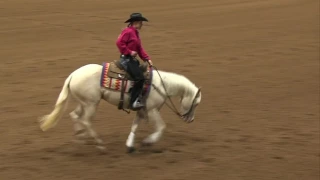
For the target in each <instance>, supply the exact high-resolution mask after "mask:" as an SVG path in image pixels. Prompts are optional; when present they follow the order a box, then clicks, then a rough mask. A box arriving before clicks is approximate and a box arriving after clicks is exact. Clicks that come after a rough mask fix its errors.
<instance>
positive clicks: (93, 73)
mask: <svg viewBox="0 0 320 180" xmlns="http://www.w3.org/2000/svg"><path fill="white" fill-rule="evenodd" d="M152 71H153V72H152V73H153V76H152V81H151V82H152V87H151V89H150V91H149V95H148V98H147V99H146V107H145V108H144V109H141V110H138V111H137V112H136V116H135V119H134V120H133V124H132V126H131V132H130V134H129V136H128V139H127V141H126V146H127V148H128V151H129V152H133V151H134V150H135V149H134V139H135V132H136V129H137V127H138V124H139V121H140V120H141V119H143V118H145V119H148V120H151V121H153V122H154V123H155V125H156V128H155V132H154V133H152V134H151V135H149V136H148V137H146V138H145V139H144V140H143V141H142V143H143V144H153V143H155V142H157V141H158V140H159V139H160V137H161V136H162V134H163V131H164V129H165V126H166V125H165V123H164V121H163V120H162V118H161V116H160V113H159V110H160V109H161V107H162V105H163V104H164V103H166V99H167V98H169V99H170V97H180V98H181V100H180V103H181V110H180V111H181V113H179V112H178V111H175V113H176V114H178V115H179V116H180V117H181V118H182V119H184V120H185V121H186V122H192V121H193V120H194V117H195V109H196V106H197V105H198V104H199V103H200V101H201V91H200V88H198V87H196V86H195V85H194V84H193V83H192V82H191V81H190V80H189V79H187V78H186V77H185V76H182V75H179V74H175V73H170V72H164V71H160V70H159V71H158V70H152ZM101 73H102V65H98V64H88V65H84V66H82V67H80V68H78V69H77V70H75V71H74V72H72V73H71V74H70V75H69V76H68V78H67V79H66V80H65V82H64V85H63V87H62V90H61V92H60V95H59V97H58V99H57V101H56V104H55V107H54V110H53V111H52V112H51V113H50V114H48V115H45V116H43V117H41V118H40V119H39V121H40V128H41V129H42V131H47V130H48V129H50V128H53V127H54V126H55V125H56V124H57V122H58V120H59V119H60V118H61V116H62V114H63V112H64V111H65V109H66V104H67V101H68V99H69V97H70V96H73V98H74V99H75V100H76V101H77V102H78V105H77V107H76V109H75V110H74V111H72V112H71V113H70V114H69V115H70V117H71V118H72V120H73V121H74V123H75V124H74V128H75V131H76V133H75V135H76V137H78V138H80V137H83V136H84V135H89V136H90V137H91V138H93V139H94V140H95V142H96V143H97V146H96V147H97V148H98V149H100V150H102V151H104V150H105V146H104V142H103V141H102V139H101V138H100V137H99V135H98V134H97V133H96V132H95V131H94V130H93V128H92V127H91V121H90V120H91V119H92V118H93V117H94V115H95V112H96V108H97V106H98V104H99V102H100V100H101V99H104V100H105V101H107V102H109V103H110V104H113V105H115V106H117V105H118V103H119V99H120V91H116V90H112V89H108V88H104V87H102V86H101V85H100V78H101ZM128 98H129V95H128V94H127V93H126V94H125V102H124V103H125V104H124V105H125V106H126V105H128ZM170 100H171V99H170ZM172 105H173V104H172Z"/></svg>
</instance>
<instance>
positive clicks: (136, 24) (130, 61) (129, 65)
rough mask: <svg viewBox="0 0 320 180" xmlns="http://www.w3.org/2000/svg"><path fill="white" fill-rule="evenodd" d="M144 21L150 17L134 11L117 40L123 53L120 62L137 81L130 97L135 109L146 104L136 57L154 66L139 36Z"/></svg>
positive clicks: (142, 79)
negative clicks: (141, 95)
mask: <svg viewBox="0 0 320 180" xmlns="http://www.w3.org/2000/svg"><path fill="white" fill-rule="evenodd" d="M143 21H148V19H147V18H145V17H143V16H142V14H141V13H132V14H131V15H130V18H129V19H128V20H127V21H125V23H129V24H128V26H127V28H125V29H124V30H123V31H122V32H121V34H120V35H119V37H118V39H117V42H116V44H117V47H118V49H119V51H120V53H121V55H120V63H121V64H122V66H123V68H124V69H125V70H126V71H127V72H128V74H129V75H130V76H131V77H132V78H133V79H134V81H135V83H134V87H133V88H132V91H131V98H130V106H131V108H134V109H135V108H141V107H143V106H144V104H143V103H142V102H141V101H140V98H139V96H140V93H141V91H142V88H143V84H144V76H143V72H142V70H141V69H140V68H139V61H138V60H137V59H135V57H136V56H137V55H139V57H140V58H141V59H142V60H143V61H145V62H146V61H147V62H148V63H149V65H150V66H152V62H151V60H150V58H149V56H148V54H147V53H146V52H145V50H144V49H143V47H142V44H141V40H140V37H139V32H138V30H140V29H141V28H142V25H143Z"/></svg>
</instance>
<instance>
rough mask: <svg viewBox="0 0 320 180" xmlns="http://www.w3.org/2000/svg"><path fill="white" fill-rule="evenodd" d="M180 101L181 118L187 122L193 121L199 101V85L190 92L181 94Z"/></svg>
mask: <svg viewBox="0 0 320 180" xmlns="http://www.w3.org/2000/svg"><path fill="white" fill-rule="evenodd" d="M180 102H181V118H182V119H183V120H184V121H186V122H188V123H191V122H193V120H194V117H195V111H196V108H197V106H198V105H199V104H200V102H201V87H199V88H196V89H195V90H193V91H192V93H189V94H188V95H185V96H183V97H182V98H181V100H180Z"/></svg>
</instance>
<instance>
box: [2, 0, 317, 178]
mask: <svg viewBox="0 0 320 180" xmlns="http://www.w3.org/2000/svg"><path fill="white" fill-rule="evenodd" d="M137 11H138V12H142V13H143V14H144V15H145V16H146V17H147V18H149V20H150V22H149V23H147V25H145V27H144V29H143V31H142V32H141V36H142V39H143V44H144V47H145V49H146V50H147V52H148V53H149V54H150V56H151V57H152V60H153V61H154V63H155V65H156V66H157V67H158V68H159V69H161V70H165V71H171V72H176V73H180V74H183V75H186V76H187V77H188V78H190V79H191V80H192V81H193V82H195V83H196V84H197V85H198V86H202V87H203V100H202V103H201V105H200V106H199V108H198V111H197V116H196V120H195V122H194V123H192V124H185V123H184V122H182V121H181V120H180V119H178V118H176V117H175V116H174V114H173V113H172V112H171V111H170V110H169V109H168V108H164V109H163V110H162V115H163V118H164V119H165V121H166V122H167V125H168V127H167V129H166V131H165V134H164V136H163V138H162V139H161V141H160V142H159V143H157V144H156V145H155V146H154V147H151V148H142V149H139V151H138V152H136V153H135V154H132V155H128V154H126V148H125V140H126V138H127V135H128V134H129V129H130V125H131V120H132V118H133V114H130V115H126V114H125V113H124V112H122V111H118V110H117V109H116V107H114V106H111V105H109V104H107V103H102V104H101V106H100V108H99V111H98V114H97V116H96V118H95V120H94V121H93V124H94V127H95V129H96V130H97V131H98V133H100V134H101V136H102V138H103V139H104V140H105V141H106V143H107V148H108V150H107V154H106V155H100V154H99V153H98V151H97V150H96V149H95V148H94V147H93V146H89V145H76V144H73V143H72V142H71V140H72V138H73V136H72V135H73V129H72V123H71V120H70V118H69V117H68V115H67V114H66V115H65V116H64V118H63V119H62V120H61V121H60V123H59V124H58V126H56V128H54V129H52V130H51V131H48V132H45V133H44V132H41V131H40V129H39V124H38V123H37V118H38V117H39V116H42V115H44V114H47V113H49V112H50V111H51V110H52V108H53V105H54V103H55V101H56V98H57V96H58V94H59V92H60V90H61V86H62V84H63V82H64V80H65V78H66V77H67V76H68V75H69V73H71V72H72V71H73V70H75V69H77V68H78V67H80V66H82V65H85V64H89V63H98V64H101V63H102V62H104V61H111V60H113V59H115V58H118V50H117V49H116V46H115V41H116V38H117V36H118V35H119V33H120V30H121V29H122V28H123V27H125V24H124V23H123V22H124V21H125V20H126V19H127V18H128V16H129V14H130V13H132V12H137ZM0 24H1V26H0V42H1V44H0V62H1V63H0V68H1V74H0V82H1V91H0V96H1V109H0V110H1V118H0V144H1V145H0V179H1V180H7V179H21V180H29V179H30V180H37V179H41V180H44V179H46V180H47V179H48V180H50V179H61V180H73V179H104V180H105V179H111V180H118V179H132V180H133V179H134V180H136V179H137V180H142V179H148V180H160V179H161V180H162V179H163V180H164V179H166V180H167V179H174V180H184V179H190V180H191V179H194V180H197V179H198V180H204V179H206V180H209V179H219V180H220V179H223V180H233V179H237V180H239V179H241V180H242V179H245V180H255V179H288V180H294V179H299V180H316V179H318V178H319V84H318V83H319V1H317V0H264V1H257V0H197V1H191V0H161V1H160V0H159V1H155V0H152V1H151V0H150V1H144V0H135V1H131V0H117V1H104V0H90V1H85V0H68V1H65V0H55V1H53V0H28V1H22V0H1V2H0ZM72 105H74V104H71V106H70V107H69V110H72V109H73V108H74V106H72ZM152 127H153V126H152V124H148V123H142V124H141V126H140V129H139V131H138V132H137V136H138V137H137V143H138V142H139V141H141V139H142V138H144V137H146V136H147V135H148V134H149V133H151V132H152V130H153V129H152ZM137 147H139V146H137Z"/></svg>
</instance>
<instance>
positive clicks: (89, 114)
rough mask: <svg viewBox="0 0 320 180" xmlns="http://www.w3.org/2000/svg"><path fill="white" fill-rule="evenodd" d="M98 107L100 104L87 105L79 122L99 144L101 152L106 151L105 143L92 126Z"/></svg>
mask: <svg viewBox="0 0 320 180" xmlns="http://www.w3.org/2000/svg"><path fill="white" fill-rule="evenodd" d="M97 106H98V103H96V104H93V103H90V104H86V105H84V106H83V115H82V116H81V117H80V119H79V122H80V123H81V124H82V125H83V126H84V127H85V128H86V130H87V132H88V134H89V136H91V137H92V138H93V139H94V140H95V142H96V143H97V148H98V149H100V150H105V147H104V142H103V141H102V139H101V138H100V137H99V135H98V134H97V133H96V131H95V130H93V128H92V125H91V119H92V118H93V117H94V115H95V113H96V108H97Z"/></svg>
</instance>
